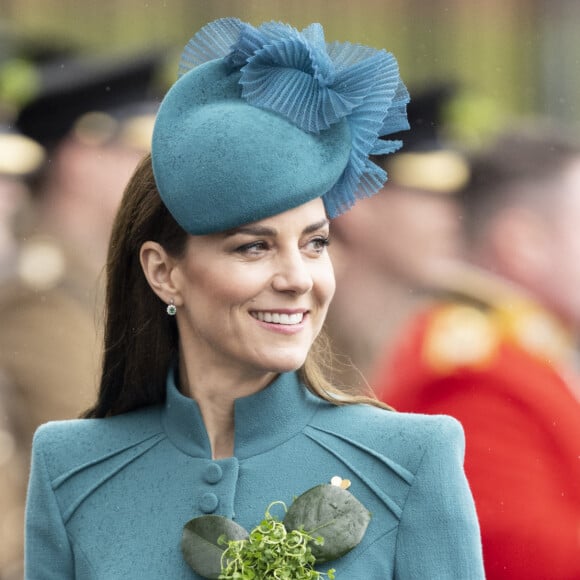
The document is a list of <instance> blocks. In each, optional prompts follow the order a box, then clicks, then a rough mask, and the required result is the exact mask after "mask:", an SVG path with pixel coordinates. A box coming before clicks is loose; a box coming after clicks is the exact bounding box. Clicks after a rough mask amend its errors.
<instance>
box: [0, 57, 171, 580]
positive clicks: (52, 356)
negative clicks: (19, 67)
mask: <svg viewBox="0 0 580 580" xmlns="http://www.w3.org/2000/svg"><path fill="white" fill-rule="evenodd" d="M162 64H163V61H162V59H161V56H160V54H159V53H155V54H138V55H131V56H128V57H122V58H121V57H107V58H87V57H82V56H79V55H72V54H68V53H67V54H66V55H59V57H58V58H54V59H46V60H43V62H41V63H37V70H36V74H37V83H36V87H37V88H36V92H35V94H34V96H33V98H31V99H29V100H28V102H27V103H26V104H24V105H23V106H22V107H21V108H20V109H19V110H17V111H16V112H15V113H14V116H13V118H11V119H10V125H11V126H12V127H16V130H17V131H18V134H17V133H16V130H15V129H12V130H11V131H10V132H6V133H5V134H4V135H5V136H4V138H5V139H8V137H10V138H12V144H11V147H12V149H11V152H12V153H13V154H14V153H15V149H14V147H15V139H16V137H17V136H18V138H19V139H20V140H21V141H22V142H25V143H26V144H27V145H28V146H29V149H28V150H29V152H30V151H32V150H33V149H34V146H33V144H36V151H37V153H38V155H40V159H38V161H39V163H37V166H35V167H34V171H32V170H28V173H27V175H26V176H23V175H22V176H18V179H16V178H14V177H11V178H10V180H8V178H5V177H0V184H2V183H4V184H8V185H9V186H10V188H11V189H10V193H9V194H8V195H7V196H4V195H3V202H2V207H1V209H2V211H3V213H5V214H7V221H9V222H10V224H9V226H8V227H6V228H4V227H3V230H2V234H3V235H5V236H6V237H7V238H8V240H9V242H10V244H9V246H10V247H9V248H8V247H7V248H3V250H4V249H6V250H8V249H9V252H6V253H5V255H4V253H3V255H2V272H1V276H0V277H1V278H2V281H1V284H0V415H1V418H2V421H3V422H2V423H1V424H0V429H2V431H0V469H2V471H3V472H6V477H4V476H3V477H2V478H1V479H0V481H1V483H0V498H2V500H0V501H4V500H5V499H6V498H10V500H9V501H10V504H9V505H8V506H7V507H6V510H4V509H0V511H1V512H2V516H1V518H2V519H1V521H0V578H1V579H2V580H5V579H10V580H12V579H13V578H22V568H21V562H22V545H21V544H22V521H23V505H24V497H25V491H26V490H25V482H26V480H27V473H28V462H29V459H28V458H29V450H30V445H31V441H32V435H33V433H34V431H35V429H36V427H37V426H38V425H40V424H41V423H43V422H45V421H48V420H53V419H64V418H70V417H75V416H78V415H79V414H80V413H81V412H82V411H83V410H84V409H85V408H86V407H88V406H89V403H90V402H91V401H92V399H93V398H94V392H95V388H96V384H97V380H98V379H97V377H98V368H99V364H100V354H101V352H100V337H99V330H100V329H99V327H98V318H99V315H100V314H101V313H100V304H101V298H102V284H103V283H104V280H103V279H102V275H101V270H102V267H103V264H104V261H105V253H106V247H107V242H108V238H109V233H110V228H111V226H112V220H113V217H114V215H115V212H116V209H117V205H118V203H119V201H120V198H121V195H122V192H123V188H124V185H125V183H126V182H127V180H128V178H129V176H130V175H131V173H132V172H133V169H134V168H135V166H136V164H137V163H138V161H139V160H140V159H141V157H142V156H143V155H144V154H145V153H146V152H147V151H148V149H149V143H150V138H151V130H152V127H153V120H154V114H155V110H156V107H157V100H156V99H157V94H156V91H155V82H156V79H157V75H158V73H159V69H160V67H161V66H162ZM4 109H6V107H5V108H4ZM1 144H2V136H0V145H1ZM22 147H23V149H22V151H24V150H25V149H24V146H23V145H22ZM30 148H32V149H30ZM30 155H31V156H32V153H30ZM15 157H18V158H19V159H20V160H21V161H23V160H24V156H23V155H18V156H15ZM7 159H8V158H7V156H2V162H1V163H4V162H6V161H7ZM40 161H42V163H40ZM0 169H1V168H0ZM5 206H6V207H5ZM16 215H17V217H18V219H17V220H16V223H15V220H14V219H13V218H14V217H15V216H16ZM4 221H6V220H4V219H3V222H4ZM16 224H17V227H16ZM3 225H4V224H3ZM3 444H4V447H3ZM23 472H24V473H23ZM1 507H2V506H0V508H1Z"/></svg>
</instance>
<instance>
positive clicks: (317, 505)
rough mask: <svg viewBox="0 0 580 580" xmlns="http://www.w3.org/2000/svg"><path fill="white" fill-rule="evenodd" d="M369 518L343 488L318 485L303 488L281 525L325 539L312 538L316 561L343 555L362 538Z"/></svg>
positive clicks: (311, 544)
mask: <svg viewBox="0 0 580 580" xmlns="http://www.w3.org/2000/svg"><path fill="white" fill-rule="evenodd" d="M370 520H371V514H370V512H369V511H368V510H367V509H366V508H365V507H364V505H363V504H362V503H361V502H360V501H358V499H356V497H354V495H352V493H350V492H349V491H346V489H342V488H340V487H338V486H336V485H327V484H325V485H318V486H316V487H313V488H312V489H309V490H308V491H306V492H304V493H303V494H302V495H301V496H299V497H297V498H296V499H295V500H294V503H293V504H292V505H291V506H290V507H289V508H288V512H287V513H286V517H285V518H284V525H285V526H286V529H288V530H297V529H304V530H305V531H306V532H308V533H309V534H310V535H311V536H313V537H315V538H317V537H319V536H322V537H323V538H324V542H323V544H322V545H318V544H317V543H316V542H311V543H310V547H311V549H312V553H313V554H314V556H315V557H316V563H317V564H320V563H322V562H327V561H328V560H334V559H335V558H340V557H341V556H344V554H346V553H347V552H350V550H352V549H353V548H354V547H355V546H357V545H358V544H359V543H360V541H361V540H362V538H363V536H364V534H365V532H366V529H367V526H368V524H369V522H370Z"/></svg>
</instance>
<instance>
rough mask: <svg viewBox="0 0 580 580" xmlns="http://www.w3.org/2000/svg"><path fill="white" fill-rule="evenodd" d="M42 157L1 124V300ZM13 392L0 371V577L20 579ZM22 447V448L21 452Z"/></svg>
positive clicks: (19, 480) (19, 460)
mask: <svg viewBox="0 0 580 580" xmlns="http://www.w3.org/2000/svg"><path fill="white" fill-rule="evenodd" d="M43 160H44V149H43V148H42V146H40V145H39V144H38V143H36V142H34V141H33V140H32V139H29V138H28V137H25V136H24V135H21V134H19V133H17V132H16V131H15V130H14V129H10V128H9V127H8V126H7V125H3V126H0V301H1V300H2V284H3V283H4V281H6V280H7V279H10V278H11V277H13V276H14V275H15V272H16V264H17V258H18V240H17V227H18V226H17V224H18V221H19V218H20V217H21V216H22V215H23V214H24V213H26V211H27V209H28V208H29V204H30V192H29V190H28V188H27V185H26V179H27V178H28V177H30V176H31V175H32V174H34V172H35V171H37V170H38V169H39V168H40V166H41V164H42V162H43ZM15 399H16V394H15V392H14V390H13V389H12V383H11V382H10V380H9V379H8V377H7V376H6V375H5V374H4V373H3V372H2V370H0V482H1V483H0V514H1V515H0V578H2V580H4V579H5V578H6V579H9V580H12V579H16V578H18V579H20V578H22V568H21V562H20V556H21V543H22V540H21V530H22V510H21V505H22V492H23V490H24V489H25V487H26V481H27V476H26V475H27V473H28V465H27V458H28V452H27V451H25V450H23V449H22V448H19V446H18V444H19V443H20V442H19V441H18V440H17V429H16V425H15V421H14V417H13V416H12V413H11V409H12V407H13V405H14V402H15ZM24 451H25V452H24Z"/></svg>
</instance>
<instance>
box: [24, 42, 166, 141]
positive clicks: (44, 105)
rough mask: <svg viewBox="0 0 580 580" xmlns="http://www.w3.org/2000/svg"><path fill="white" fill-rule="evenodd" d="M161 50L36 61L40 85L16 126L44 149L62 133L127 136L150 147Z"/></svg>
mask: <svg viewBox="0 0 580 580" xmlns="http://www.w3.org/2000/svg"><path fill="white" fill-rule="evenodd" d="M163 64H164V57H163V53H162V52H161V51H154V52H147V53H139V54H135V55H128V56H107V57H87V56H72V57H71V56H66V57H65V58H56V59H52V60H50V61H48V62H43V63H42V64H40V65H39V66H38V73H39V88H38V90H37V92H36V95H35V96H34V98H33V99H31V100H30V101H29V102H28V103H27V104H26V105H24V106H23V107H22V108H21V110H20V111H19V113H18V115H17V117H16V120H15V126H16V128H17V129H18V130H19V131H20V132H21V133H22V134H24V135H26V136H28V137H30V138H32V139H34V140H35V141H37V142H39V143H41V144H42V145H43V146H44V147H46V148H47V149H50V148H52V147H54V146H55V145H56V144H58V143H59V141H61V140H62V139H63V138H64V137H66V136H68V135H72V134H74V135H75V137H77V138H80V139H82V140H86V141H87V142H91V143H97V144H98V143H105V142H107V141H108V140H117V139H121V140H122V139H126V140H128V143H127V144H131V143H130V142H131V140H135V145H136V147H138V148H144V149H148V148H149V145H150V135H151V130H152V126H153V120H154V114H155V111H156V109H157V105H158V102H159V100H160V96H159V91H158V90H157V87H156V81H157V79H158V76H159V73H160V71H161V69H162V67H163Z"/></svg>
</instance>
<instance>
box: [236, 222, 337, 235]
mask: <svg viewBox="0 0 580 580" xmlns="http://www.w3.org/2000/svg"><path fill="white" fill-rule="evenodd" d="M329 223H330V222H329V220H328V219H326V218H325V219H322V220H320V221H319V222H316V223H313V224H311V225H309V226H306V227H305V228H304V230H302V233H304V234H310V233H312V232H315V231H317V230H319V229H321V228H323V227H325V226H327V225H328V224H329ZM277 233H278V231H277V230H276V229H275V228H270V227H268V226H261V225H252V224H250V225H247V226H241V227H239V228H236V229H234V230H229V231H227V232H225V236H226V237H230V236H235V235H236V234H248V235H251V236H276V234H277Z"/></svg>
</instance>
